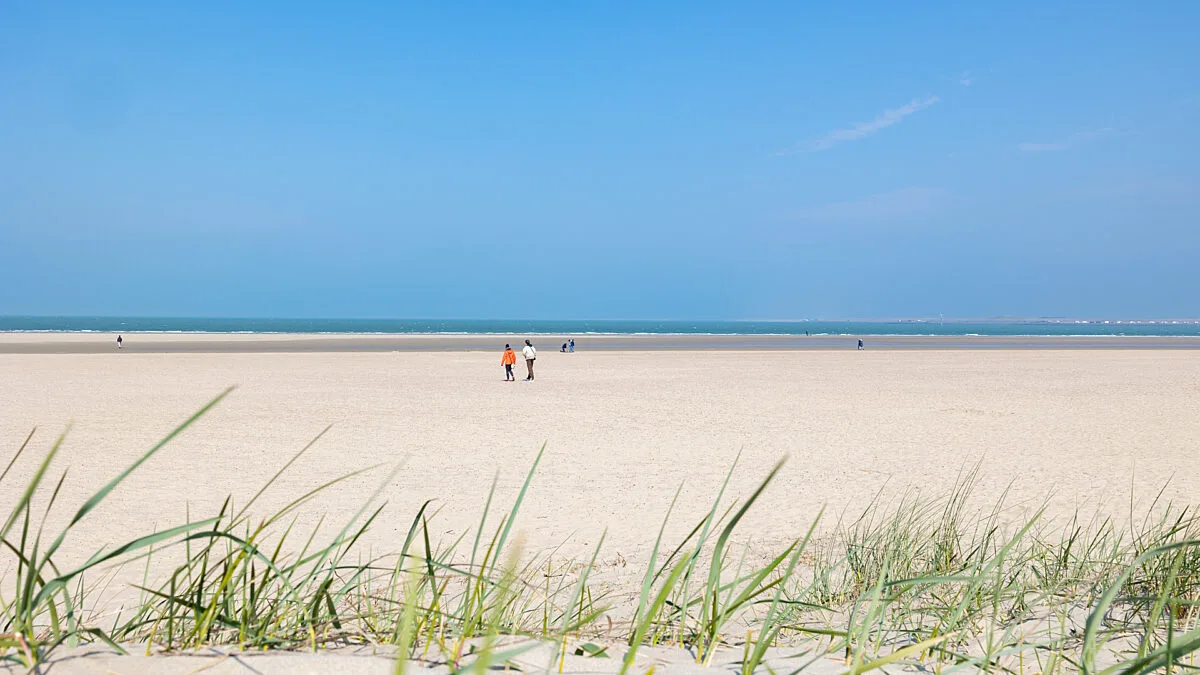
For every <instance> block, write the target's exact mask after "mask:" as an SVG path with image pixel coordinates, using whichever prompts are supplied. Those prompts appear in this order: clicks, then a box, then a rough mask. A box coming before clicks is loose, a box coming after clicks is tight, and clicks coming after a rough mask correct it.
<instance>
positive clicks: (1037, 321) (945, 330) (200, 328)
mask: <svg viewBox="0 0 1200 675" xmlns="http://www.w3.org/2000/svg"><path fill="white" fill-rule="evenodd" d="M0 332H3V333H81V334H88V333H130V334H137V333H147V334H232V335H236V334H251V335H253V334H264V335H289V334H302V335H380V336H382V335H447V336H450V335H516V334H520V335H539V336H541V335H546V336H549V335H593V336H599V335H611V336H622V335H659V336H672V335H678V336H687V335H708V336H810V337H837V336H851V335H855V336H857V335H863V336H866V335H871V336H895V337H920V336H930V337H932V336H951V337H952V336H959V337H974V336H980V337H1053V336H1057V337H1090V336H1114V337H1177V336H1200V319H1060V318H1033V319H1010V318H991V319H928V318H913V319H881V320H806V319H800V320H786V321H780V320H771V321H750V320H746V321H719V320H695V321H683V320H664V321H654V320H614V319H606V320H520V319H513V320H503V319H266V318H259V319H255V318H155V317H48V316H42V317H34V316H0Z"/></svg>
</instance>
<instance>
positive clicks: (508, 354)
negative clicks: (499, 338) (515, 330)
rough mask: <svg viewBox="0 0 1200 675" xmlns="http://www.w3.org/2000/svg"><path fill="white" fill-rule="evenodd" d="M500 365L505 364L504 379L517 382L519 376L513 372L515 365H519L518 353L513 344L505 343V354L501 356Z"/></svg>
mask: <svg viewBox="0 0 1200 675" xmlns="http://www.w3.org/2000/svg"><path fill="white" fill-rule="evenodd" d="M500 365H502V366H504V381H505V382H516V381H517V376H516V375H515V374H514V373H513V366H515V365H517V353H516V352H514V351H513V349H512V346H511V345H504V356H501V357H500Z"/></svg>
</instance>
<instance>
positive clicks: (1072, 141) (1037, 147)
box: [1017, 127, 1113, 152]
mask: <svg viewBox="0 0 1200 675" xmlns="http://www.w3.org/2000/svg"><path fill="white" fill-rule="evenodd" d="M1112 131H1113V130H1112V128H1111V127H1105V128H1103V129H1096V130H1093V131H1080V132H1078V133H1074V134H1071V135H1070V136H1067V137H1066V138H1065V139H1063V140H1061V141H1055V142H1052V143H1031V142H1025V143H1021V144H1019V145H1017V149H1018V150H1020V151H1021V152H1060V151H1062V150H1070V149H1071V148H1075V147H1078V146H1080V145H1084V144H1085V143H1091V142H1092V141H1094V140H1096V139H1098V138H1100V137H1101V136H1107V135H1108V134H1111V133H1112Z"/></svg>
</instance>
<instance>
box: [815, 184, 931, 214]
mask: <svg viewBox="0 0 1200 675" xmlns="http://www.w3.org/2000/svg"><path fill="white" fill-rule="evenodd" d="M948 201H949V193H947V192H946V191H945V190H942V189H940V188H928V187H916V186H914V187H906V188H901V189H899V190H892V191H891V192H881V193H878V194H873V195H868V196H866V197H861V198H859V199H851V200H848V201H838V202H830V203H828V204H824V205H822V206H819V207H817V208H815V209H813V210H811V211H808V212H806V213H804V214H802V215H801V219H802V220H810V221H843V222H845V221H872V220H904V219H907V218H917V217H921V216H928V215H931V214H933V213H935V212H937V211H938V210H940V209H941V208H942V207H944V206H945V205H946V204H947V202H948Z"/></svg>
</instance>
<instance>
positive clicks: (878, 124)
mask: <svg viewBox="0 0 1200 675" xmlns="http://www.w3.org/2000/svg"><path fill="white" fill-rule="evenodd" d="M938 100H939V99H938V97H937V96H929V97H927V98H924V99H917V98H914V99H913V100H912V101H909V102H908V103H907V104H905V105H902V106H900V107H899V108H892V109H890V110H884V111H883V112H881V113H879V114H878V115H876V116H875V119H873V120H871V121H870V122H855V123H854V124H852V125H850V126H849V127H846V128H844V129H834V130H833V131H829V132H826V133H824V134H821V135H820V136H817V137H816V138H811V139H809V140H806V141H801V142H800V143H797V144H796V146H795V147H793V148H789V149H787V150H781V151H779V152H778V153H777V154H780V155H790V154H794V153H797V152H820V151H822V150H828V149H830V148H832V147H833V146H835V145H837V144H839V143H844V142H847V141H857V140H859V139H862V138H866V137H867V136H871V135H874V134H876V133H878V132H879V131H881V130H883V129H886V128H888V127H890V126H892V125H893V124H897V123H899V122H900V121H901V120H903V119H904V118H905V117H908V116H909V115H911V114H913V113H915V112H918V111H921V110H924V109H925V108H928V107H929V106H931V105H933V104H934V103H937V102H938Z"/></svg>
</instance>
